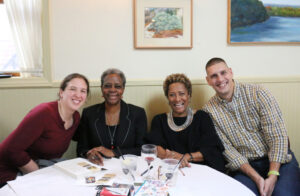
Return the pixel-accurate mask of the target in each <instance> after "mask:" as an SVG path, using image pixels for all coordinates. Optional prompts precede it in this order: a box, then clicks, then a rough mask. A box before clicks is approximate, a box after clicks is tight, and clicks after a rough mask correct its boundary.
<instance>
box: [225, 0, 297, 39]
mask: <svg viewBox="0 0 300 196" xmlns="http://www.w3.org/2000/svg"><path fill="white" fill-rule="evenodd" d="M227 42H228V43H229V44H242V43H246V44H247V43H249V44H251V43H262V44H269V43H270V44H300V0H228V27H227Z"/></svg>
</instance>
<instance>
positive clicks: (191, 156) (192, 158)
mask: <svg viewBox="0 0 300 196" xmlns="http://www.w3.org/2000/svg"><path fill="white" fill-rule="evenodd" d="M189 155H190V158H191V160H190V161H191V162H193V160H194V157H193V155H192V153H190V152H189Z"/></svg>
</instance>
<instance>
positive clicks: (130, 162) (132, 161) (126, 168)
mask: <svg viewBox="0 0 300 196" xmlns="http://www.w3.org/2000/svg"><path fill="white" fill-rule="evenodd" d="M123 158H124V159H122V160H121V166H122V171H123V173H124V174H125V175H127V174H128V173H129V174H130V175H131V177H132V179H133V181H135V177H134V175H135V171H136V168H137V159H138V158H137V156H135V155H132V154H126V155H124V156H123Z"/></svg>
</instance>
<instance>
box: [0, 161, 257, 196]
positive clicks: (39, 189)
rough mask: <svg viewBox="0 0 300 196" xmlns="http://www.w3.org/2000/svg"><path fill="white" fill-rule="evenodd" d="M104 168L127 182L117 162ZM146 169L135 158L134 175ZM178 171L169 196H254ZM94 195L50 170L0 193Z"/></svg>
mask: <svg viewBox="0 0 300 196" xmlns="http://www.w3.org/2000/svg"><path fill="white" fill-rule="evenodd" d="M159 164H160V160H159V159H157V160H156V161H155V163H154V168H153V169H152V170H151V171H152V172H155V171H156V170H157V166H158V165H159ZM104 167H106V168H107V169H108V170H110V171H113V172H114V173H116V174H117V176H118V178H117V179H118V180H120V179H123V180H124V181H126V180H127V179H128V178H127V177H128V176H125V175H124V174H123V173H122V171H121V165H120V160H118V159H108V160H105V161H104ZM146 167H147V166H146V162H145V161H144V160H142V159H141V158H139V160H138V169H137V174H140V173H141V172H142V171H144V170H145V168H146ZM182 171H183V172H184V173H185V176H183V175H182V174H181V173H180V172H178V176H177V183H176V186H175V187H172V188H170V189H169V193H170V195H171V196H177V195H178V196H181V195H189V196H192V195H195V196H197V195H205V196H220V195H222V196H226V195H228V196H241V195H242V196H254V193H252V192H251V191H250V190H249V189H248V188H247V187H245V186H244V185H243V184H241V183H240V182H238V181H236V180H234V179H233V178H231V177H229V176H227V175H225V174H223V173H221V172H218V171H216V170H214V169H212V168H210V167H208V166H203V165H198V164H191V167H190V168H183V169H182ZM95 194H96V190H95V187H91V186H83V185H78V184H76V180H75V179H74V178H72V177H70V176H68V175H66V174H65V173H64V172H62V171H60V170H59V169H57V168H55V167H54V166H50V167H47V168H43V169H40V170H38V171H35V172H32V173H29V174H27V175H25V176H20V177H18V178H17V179H16V180H13V181H10V182H8V185H6V186H4V187H3V188H2V189H0V196H2V195H3V196H4V195H5V196H16V195H20V196H35V195H36V196H40V195H43V196H53V195H63V196H76V195H78V196H82V195H85V196H89V195H91V196H95Z"/></svg>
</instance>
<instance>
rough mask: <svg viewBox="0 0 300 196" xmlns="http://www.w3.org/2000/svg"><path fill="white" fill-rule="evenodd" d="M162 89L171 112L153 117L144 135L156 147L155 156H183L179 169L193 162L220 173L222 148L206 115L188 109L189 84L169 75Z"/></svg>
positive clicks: (177, 157)
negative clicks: (146, 134) (148, 130)
mask: <svg viewBox="0 0 300 196" xmlns="http://www.w3.org/2000/svg"><path fill="white" fill-rule="evenodd" d="M163 88H164V92H165V96H166V98H167V99H168V101H169V105H170V108H171V112H169V113H163V114H158V115H156V116H155V117H154V118H153V120H152V123H151V132H150V133H149V134H148V136H147V140H148V142H149V143H153V144H155V145H157V156H158V157H159V158H161V159H164V158H175V159H178V160H179V159H181V158H182V157H183V161H182V164H181V166H182V167H186V166H187V167H189V166H190V164H189V162H193V163H198V164H204V165H208V166H210V167H212V168H214V169H217V170H219V171H222V172H224V170H225V165H224V159H223V156H222V152H223V150H224V148H223V145H222V143H221V141H220V140H219V138H218V136H217V135H216V131H215V128H214V125H213V123H212V120H211V119H210V117H209V115H208V114H207V113H206V112H204V111H201V110H199V111H196V110H193V109H191V108H190V107H189V103H190V99H191V96H192V84H191V81H190V80H189V79H188V78H187V77H186V76H185V75H184V74H172V75H169V76H168V77H167V78H166V79H165V81H164V85H163Z"/></svg>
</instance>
